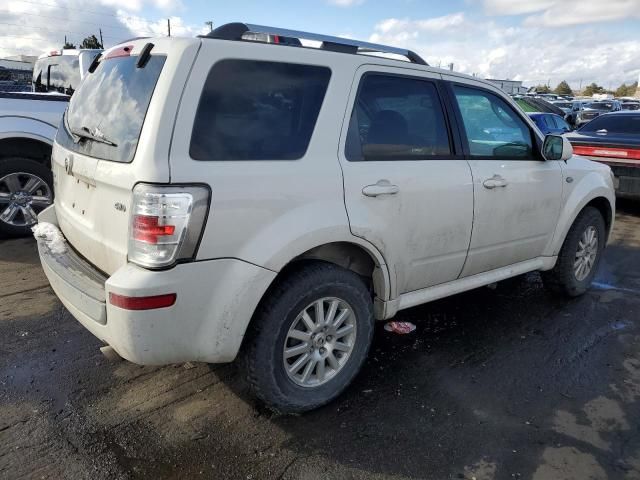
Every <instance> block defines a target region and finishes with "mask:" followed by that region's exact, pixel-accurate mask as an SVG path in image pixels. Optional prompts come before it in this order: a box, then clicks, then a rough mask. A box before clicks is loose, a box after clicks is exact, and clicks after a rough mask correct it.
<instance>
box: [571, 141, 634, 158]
mask: <svg viewBox="0 0 640 480" xmlns="http://www.w3.org/2000/svg"><path fill="white" fill-rule="evenodd" d="M573 153H575V154H577V155H587V156H589V157H607V158H629V159H633V160H640V150H636V149H630V148H610V147H595V146H582V145H574V147H573Z"/></svg>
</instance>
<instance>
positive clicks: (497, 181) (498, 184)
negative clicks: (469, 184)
mask: <svg viewBox="0 0 640 480" xmlns="http://www.w3.org/2000/svg"><path fill="white" fill-rule="evenodd" d="M508 184H509V182H507V181H506V180H505V179H504V178H503V177H502V176H500V175H498V174H496V175H494V176H493V177H491V178H489V179H487V180H485V181H484V182H482V185H484V188H488V189H489V190H493V189H494V188H502V187H506V186H507V185H508Z"/></svg>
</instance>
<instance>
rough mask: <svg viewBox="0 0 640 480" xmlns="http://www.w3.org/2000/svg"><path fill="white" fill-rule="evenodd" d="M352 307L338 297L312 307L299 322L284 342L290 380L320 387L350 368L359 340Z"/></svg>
mask: <svg viewBox="0 0 640 480" xmlns="http://www.w3.org/2000/svg"><path fill="white" fill-rule="evenodd" d="M356 330H357V323H356V318H355V314H354V312H353V309H352V308H351V306H350V305H349V304H348V303H347V302H345V301H344V300H341V299H339V298H335V297H325V298H321V299H319V300H316V301H315V302H313V303H311V304H310V305H308V306H307V307H306V308H304V309H303V310H302V311H301V312H300V313H299V314H298V316H297V317H296V318H295V320H294V321H293V323H292V324H291V327H290V328H289V331H288V332H287V336H286V338H285V341H284V348H283V362H284V368H285V372H286V373H287V376H288V377H289V379H290V380H292V381H293V382H294V383H296V384H297V385H299V386H301V387H318V386H320V385H323V384H325V383H326V382H328V381H329V380H331V379H332V378H333V377H335V375H336V374H337V373H338V372H339V371H340V370H342V368H343V367H344V366H345V365H346V364H347V362H348V360H349V357H350V356H351V353H352V351H353V348H354V346H355V340H356Z"/></svg>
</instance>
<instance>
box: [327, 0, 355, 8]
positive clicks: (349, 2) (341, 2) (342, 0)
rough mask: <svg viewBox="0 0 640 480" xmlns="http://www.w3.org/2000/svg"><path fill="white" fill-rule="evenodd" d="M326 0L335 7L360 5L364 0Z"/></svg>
mask: <svg viewBox="0 0 640 480" xmlns="http://www.w3.org/2000/svg"><path fill="white" fill-rule="evenodd" d="M328 2H329V3H330V4H331V5H335V6H336V7H354V6H356V5H362V4H363V3H364V0H328Z"/></svg>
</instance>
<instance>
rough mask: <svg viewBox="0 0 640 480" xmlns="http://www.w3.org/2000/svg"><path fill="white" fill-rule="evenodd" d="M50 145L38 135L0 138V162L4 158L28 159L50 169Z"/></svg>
mask: <svg viewBox="0 0 640 480" xmlns="http://www.w3.org/2000/svg"><path fill="white" fill-rule="evenodd" d="M52 148H53V145H52V143H51V142H50V141H49V140H48V139H47V138H44V137H40V136H38V135H31V134H26V135H21V136H13V137H4V138H0V161H2V159H5V158H12V157H18V158H29V159H31V160H35V161H36V162H38V163H41V164H43V165H45V166H46V167H47V168H51V151H52Z"/></svg>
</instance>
